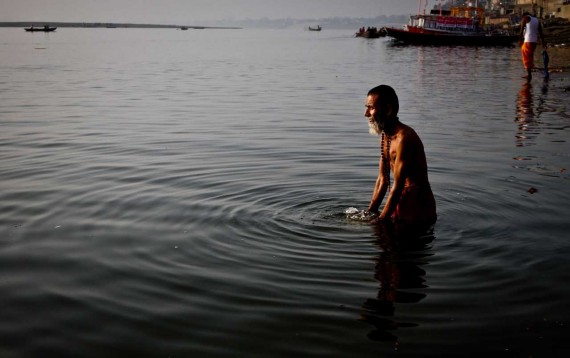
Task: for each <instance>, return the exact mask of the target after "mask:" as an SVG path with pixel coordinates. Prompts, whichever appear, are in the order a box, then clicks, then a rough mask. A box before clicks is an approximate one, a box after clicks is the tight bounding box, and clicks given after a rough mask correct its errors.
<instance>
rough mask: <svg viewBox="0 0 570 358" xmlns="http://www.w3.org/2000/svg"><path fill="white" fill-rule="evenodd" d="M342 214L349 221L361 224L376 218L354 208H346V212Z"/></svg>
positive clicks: (367, 212) (365, 211)
mask: <svg viewBox="0 0 570 358" xmlns="http://www.w3.org/2000/svg"><path fill="white" fill-rule="evenodd" d="M344 214H345V215H346V218H347V219H349V220H354V221H362V222H368V221H370V220H372V219H374V218H375V217H376V215H375V214H372V213H370V212H369V211H367V210H358V209H357V208H355V207H349V208H347V209H346V210H344Z"/></svg>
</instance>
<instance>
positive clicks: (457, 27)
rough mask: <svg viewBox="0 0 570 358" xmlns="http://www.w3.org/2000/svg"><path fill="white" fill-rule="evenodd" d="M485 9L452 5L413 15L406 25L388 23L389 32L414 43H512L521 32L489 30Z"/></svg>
mask: <svg viewBox="0 0 570 358" xmlns="http://www.w3.org/2000/svg"><path fill="white" fill-rule="evenodd" d="M484 12H485V9H484V8H481V7H467V8H460V7H452V8H451V10H448V11H445V12H444V11H443V10H440V11H437V10H432V12H431V13H430V14H424V15H412V16H410V21H409V23H408V25H406V26H404V28H403V29H395V28H391V27H386V28H385V29H386V32H387V33H388V36H390V37H393V38H394V39H396V40H397V41H399V42H402V43H405V44H410V45H444V46H445V45H450V46H454V45H458V46H510V45H512V44H513V43H514V42H516V41H517V39H518V36H517V35H514V34H509V33H507V32H503V31H494V32H490V31H485V30H484V29H483V28H482V27H481V24H482V23H483V19H484Z"/></svg>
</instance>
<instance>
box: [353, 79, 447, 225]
mask: <svg viewBox="0 0 570 358" xmlns="http://www.w3.org/2000/svg"><path fill="white" fill-rule="evenodd" d="M398 110H399V102H398V96H397V95H396V92H395V91H394V89H393V88H392V87H390V86H386V85H380V86H378V87H374V88H373V89H371V90H370V91H369V92H368V96H367V97H366V112H365V113H364V115H365V117H366V118H368V124H369V127H370V133H371V134H375V135H379V136H381V140H380V147H381V155H380V167H379V173H378V178H377V179H376V184H375V186H374V192H373V193H372V200H371V201H370V205H369V206H368V211H369V212H370V213H371V214H378V213H379V212H378V209H379V206H380V204H381V203H382V200H383V199H384V196H385V195H386V192H388V191H389V193H388V198H387V199H386V203H385V204H384V208H383V209H382V211H381V212H380V213H379V214H380V215H379V216H378V218H377V220H380V221H385V222H389V221H391V222H393V223H394V224H395V225H396V228H399V229H401V230H402V231H406V232H408V231H411V232H414V233H420V234H422V233H424V232H425V231H427V230H428V229H430V228H431V227H433V225H434V224H435V222H436V220H437V214H436V208H435V199H434V196H433V193H432V191H431V187H430V185H429V182H428V173H427V161H426V156H425V152H424V146H423V144H422V141H421V140H420V137H419V136H418V135H417V134H416V132H415V131H414V130H413V129H412V128H410V127H409V126H407V125H405V124H403V123H402V122H400V121H399V119H398ZM390 171H392V173H393V175H394V182H393V184H392V185H390Z"/></svg>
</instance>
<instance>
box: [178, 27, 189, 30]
mask: <svg viewBox="0 0 570 358" xmlns="http://www.w3.org/2000/svg"><path fill="white" fill-rule="evenodd" d="M180 30H188V27H187V26H180Z"/></svg>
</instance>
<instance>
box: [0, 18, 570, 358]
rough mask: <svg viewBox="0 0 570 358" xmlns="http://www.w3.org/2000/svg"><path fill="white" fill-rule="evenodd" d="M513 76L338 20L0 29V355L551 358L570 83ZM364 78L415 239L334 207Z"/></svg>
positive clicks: (508, 67)
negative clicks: (313, 24) (429, 221)
mask: <svg viewBox="0 0 570 358" xmlns="http://www.w3.org/2000/svg"><path fill="white" fill-rule="evenodd" d="M522 75H523V71H522V68H521V63H520V57H519V52H518V49H516V48H488V49H475V48H459V47H456V48H429V47H423V48H422V47H401V46H393V45H391V44H390V42H389V41H388V40H386V39H384V40H383V39H380V40H366V39H356V38H352V37H351V33H350V31H348V32H347V31H336V30H335V31H332V30H327V31H325V30H323V31H322V32H321V33H313V32H305V31H302V30H297V29H294V30H274V31H273V30H271V31H256V30H240V31H223V30H219V31H211V30H208V31H176V30H128V29H97V30H95V29H90V30H83V29H58V31H57V32H56V33H52V34H49V35H46V34H29V33H25V32H24V31H23V30H22V29H2V30H1V31H0V97H1V105H0V130H1V132H0V133H1V134H0V189H1V190H0V230H1V231H0V232H1V236H0V240H1V241H0V293H1V294H0V304H1V307H2V310H1V311H0V312H1V313H0V356H2V357H31V356H34V357H37V356H47V355H54V356H60V357H62V356H82V357H103V356H123V357H125V356H161V357H190V356H192V357H226V356H244V357H269V356H270V357H311V356H326V357H348V356H350V357H379V356H382V357H384V356H450V357H451V356H480V355H482V354H496V355H502V356H516V357H519V356H521V357H522V356H524V357H528V356H533V357H562V356H567V354H568V353H569V350H568V348H567V347H568V346H567V344H566V340H567V338H568V336H569V333H570V329H569V328H568V325H569V324H570V317H569V316H570V310H569V309H568V299H569V295H570V288H568V286H567V284H568V282H570V273H569V270H568V267H569V264H570V259H569V254H570V244H569V242H568V237H569V231H570V223H569V220H568V218H569V217H570V204H569V199H570V180H569V179H570V174H569V170H570V145H569V143H568V135H569V129H570V109H569V103H570V101H569V100H568V99H569V93H568V92H564V91H563V88H564V87H566V86H568V84H569V83H568V77H564V76H563V74H552V76H551V80H550V82H544V81H543V80H542V79H541V78H540V76H539V75H537V76H536V78H535V79H534V80H533V82H532V83H531V85H530V86H526V85H525V84H524V82H523V80H521V79H520V76H522ZM380 83H387V84H390V85H392V86H394V87H395V89H396V91H397V92H398V93H399V96H400V103H401V113H400V118H401V120H402V121H403V122H405V123H407V124H409V125H411V126H412V127H414V128H415V129H416V130H417V132H418V133H419V134H420V136H421V138H422V140H423V142H424V145H425V148H426V154H427V156H428V163H429V168H430V173H429V175H430V181H431V185H432V188H433V190H434V193H435V196H436V200H437V204H438V215H439V221H438V223H437V225H436V228H435V234H434V239H433V241H431V242H427V243H422V244H418V245H414V246H407V245H402V244H401V243H398V242H394V241H393V240H391V239H390V238H389V237H387V236H386V234H385V232H383V230H382V229H381V228H376V227H373V226H370V225H367V224H364V223H361V222H358V221H351V220H347V219H346V217H345V215H344V214H343V213H344V211H345V209H346V208H348V207H357V208H365V207H366V205H367V204H368V201H369V199H370V195H371V190H372V186H373V184H374V180H375V175H376V173H377V170H378V168H377V164H378V153H379V148H378V144H379V143H378V139H376V138H374V137H371V136H370V135H369V134H368V127H367V122H366V120H365V119H364V117H363V113H364V100H365V93H366V92H367V91H368V90H369V89H370V88H371V87H373V86H375V85H377V84H380ZM531 188H533V189H536V190H537V191H536V192H534V190H530V192H529V189H531ZM531 192H533V193H531Z"/></svg>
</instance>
